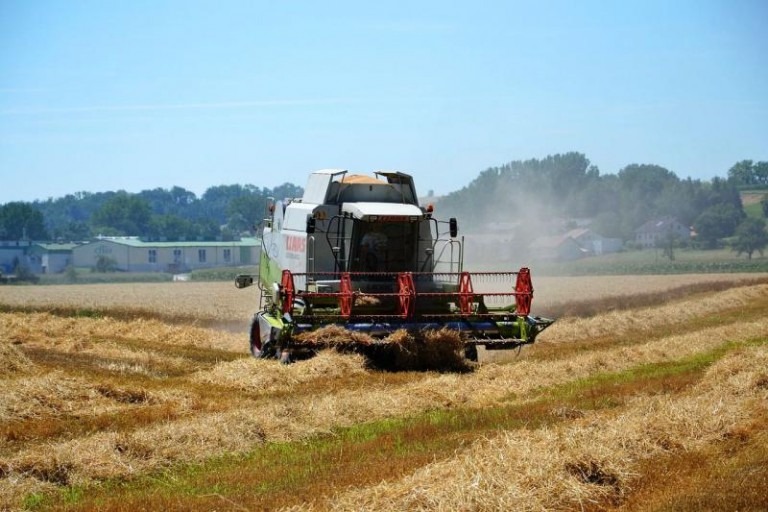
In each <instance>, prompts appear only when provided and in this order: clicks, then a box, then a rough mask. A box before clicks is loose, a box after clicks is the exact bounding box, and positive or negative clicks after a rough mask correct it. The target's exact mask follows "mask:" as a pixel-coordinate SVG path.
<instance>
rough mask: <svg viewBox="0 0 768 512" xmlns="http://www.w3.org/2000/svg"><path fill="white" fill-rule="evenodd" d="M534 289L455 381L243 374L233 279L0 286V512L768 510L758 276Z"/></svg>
mask: <svg viewBox="0 0 768 512" xmlns="http://www.w3.org/2000/svg"><path fill="white" fill-rule="evenodd" d="M534 286H535V288H536V298H535V299H534V311H535V312H539V311H541V312H545V313H546V312H550V314H556V315H557V316H558V317H559V318H558V322H557V323H556V324H554V325H553V326H552V327H551V328H550V329H549V330H547V331H546V332H545V333H543V334H542V335H541V336H540V338H539V340H540V341H539V342H537V343H536V345H534V346H531V347H526V348H524V349H523V350H522V352H520V354H519V355H516V356H513V357H510V358H505V359H504V361H502V362H486V363H484V364H480V365H479V366H477V367H475V368H474V369H473V370H472V371H470V372H464V373H452V372H444V373H439V372H381V371H374V370H371V369H370V368H368V366H367V365H366V361H365V360H364V359H363V358H362V357H361V356H358V355H354V354H338V353H335V352H325V353H321V354H320V355H319V356H318V357H315V358H314V359H310V360H307V361H301V362H298V363H296V364H293V365H290V366H283V365H279V364H277V363H275V362H272V361H262V360H254V359H252V358H250V357H248V356H247V355H246V354H247V343H246V339H245V338H246V337H245V328H246V326H247V323H248V320H249V318H250V316H251V315H252V314H253V310H254V309H255V304H256V302H257V291H256V289H255V288H249V289H246V290H237V289H235V288H234V286H233V285H231V284H229V283H167V284H121V285H81V286H80V285H71V286H50V287H0V384H1V385H2V387H3V393H2V394H0V509H31V510H174V509H175V510H190V509H199V510H211V509H216V510H275V509H281V508H282V509H289V510H329V509H333V510H534V509H535V510H572V509H585V510H718V509H720V510H725V509H728V510H733V509H739V510H765V509H766V508H768V499H767V498H766V497H765V493H764V489H765V488H766V485H768V469H766V468H768V434H767V433H766V432H768V429H767V428H766V426H768V343H766V342H768V314H766V311H768V277H767V276H764V275H754V274H752V275H705V276H703V275H700V276H696V275H682V276H663V277H661V276H659V277H655V276H630V277H627V276H621V277H610V278H605V277H588V278H586V277H585V278H539V279H537V278H536V277H535V276H534ZM488 361H490V359H488ZM702 489H707V492H706V493H703V492H701V490H702Z"/></svg>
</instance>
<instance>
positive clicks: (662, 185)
mask: <svg viewBox="0 0 768 512" xmlns="http://www.w3.org/2000/svg"><path fill="white" fill-rule="evenodd" d="M767 169H768V162H758V163H753V162H752V161H751V160H744V161H742V162H738V163H737V164H735V165H734V166H733V167H732V168H731V169H730V170H729V171H728V173H727V175H728V178H721V177H715V178H713V179H712V180H709V181H704V180H698V179H696V180H694V179H692V178H686V179H681V178H679V177H678V176H677V175H676V174H675V173H673V172H672V171H670V170H669V169H666V168H664V167H661V166H659V165H653V164H631V165H628V166H626V167H624V168H623V169H621V170H620V171H619V172H618V173H616V174H601V173H600V171H599V169H598V168H597V167H596V166H594V165H592V164H591V163H590V161H589V159H588V158H587V157H586V156H585V155H584V154H582V153H577V152H570V153H565V154H556V155H550V156H547V157H546V158H543V159H530V160H516V161H512V162H509V163H507V164H505V165H502V166H499V167H491V168H488V169H486V170H485V171H483V172H481V173H480V174H479V176H478V177H477V178H475V179H474V180H473V181H472V182H470V183H469V184H468V185H467V186H466V187H464V188H462V189H461V190H457V191H455V192H453V193H451V194H448V195H447V196H446V197H444V198H442V199H441V200H440V202H439V207H440V209H441V211H444V212H446V213H444V214H443V215H446V214H447V215H451V216H455V217H458V218H460V219H462V220H463V222H464V225H465V226H466V227H467V228H468V229H469V230H471V231H475V232H489V231H492V230H493V229H494V226H499V225H503V224H506V225H508V226H516V228H515V229H517V230H518V233H517V236H516V238H518V237H519V238H520V239H522V240H525V239H531V238H535V237H536V236H540V235H548V234H553V233H552V232H551V230H552V229H553V228H552V224H553V222H552V221H553V219H558V220H559V221H560V223H561V224H567V223H568V222H574V221H576V220H578V219H590V220H591V224H590V226H591V228H592V229H593V230H594V231H595V232H597V233H599V234H600V235H602V236H605V237H615V238H621V239H623V240H634V238H635V230H636V229H637V228H638V227H640V226H642V225H643V224H644V223H645V222H647V221H649V220H655V219H660V218H663V217H673V218H675V219H677V220H678V221H679V222H680V223H682V224H683V225H685V226H691V227H693V228H694V230H695V231H696V233H697V240H698V242H699V243H700V244H701V245H702V246H703V247H705V248H712V247H715V246H717V245H718V243H719V240H720V239H722V238H724V237H729V236H733V235H734V234H735V233H736V230H737V228H738V227H739V226H740V225H741V224H742V222H743V221H744V220H745V219H746V213H745V212H744V207H743V205H742V201H741V196H740V193H739V189H740V188H743V187H744V185H747V184H751V185H759V184H760V183H762V181H760V180H763V175H764V174H765V171H766V170H767ZM763 209H764V211H765V214H766V215H768V203H767V202H765V201H764V202H763ZM757 220H758V221H761V219H757ZM762 225H763V226H764V221H763V224H762ZM465 232H467V230H466V229H465Z"/></svg>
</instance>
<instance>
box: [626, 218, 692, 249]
mask: <svg viewBox="0 0 768 512" xmlns="http://www.w3.org/2000/svg"><path fill="white" fill-rule="evenodd" d="M670 234H671V235H673V236H675V237H677V238H678V239H680V240H687V239H689V238H690V237H691V228H689V227H687V226H684V225H683V224H681V223H680V222H679V221H678V220H677V219H675V218H674V217H662V218H659V219H653V220H649V221H648V222H646V223H645V224H643V225H642V226H640V227H639V228H637V229H636V230H635V242H637V243H638V244H640V245H642V246H643V247H656V244H657V243H658V242H659V240H664V239H665V238H666V237H668V236H669V235H670Z"/></svg>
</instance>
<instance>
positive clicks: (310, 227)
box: [307, 217, 315, 235]
mask: <svg viewBox="0 0 768 512" xmlns="http://www.w3.org/2000/svg"><path fill="white" fill-rule="evenodd" d="M314 232H315V218H314V217H307V234H308V235H311V234H314Z"/></svg>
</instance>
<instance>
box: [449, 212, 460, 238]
mask: <svg viewBox="0 0 768 512" xmlns="http://www.w3.org/2000/svg"><path fill="white" fill-rule="evenodd" d="M448 226H449V227H450V230H451V238H456V236H457V235H458V234H459V223H458V222H457V221H456V217H451V218H450V219H448Z"/></svg>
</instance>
